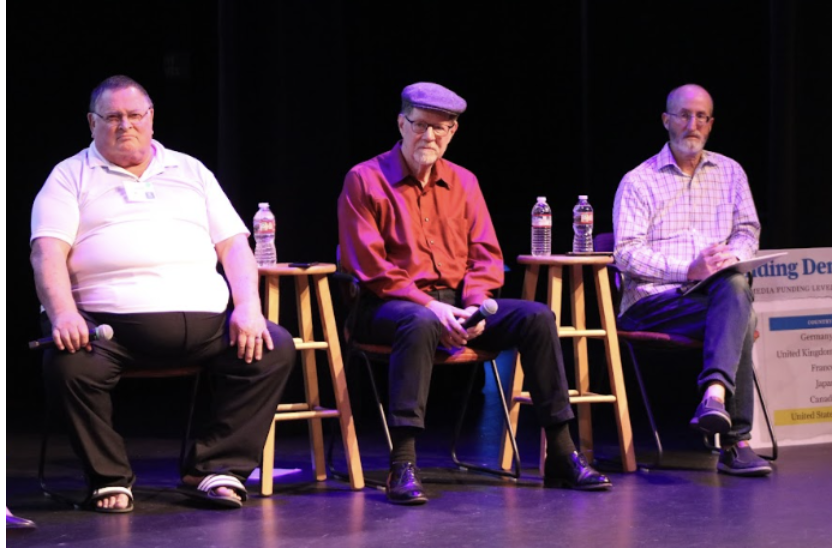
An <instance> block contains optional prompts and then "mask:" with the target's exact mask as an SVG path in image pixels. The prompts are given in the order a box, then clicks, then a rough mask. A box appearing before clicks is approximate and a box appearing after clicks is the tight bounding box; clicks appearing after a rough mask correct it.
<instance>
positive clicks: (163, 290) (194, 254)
mask: <svg viewBox="0 0 832 548" xmlns="http://www.w3.org/2000/svg"><path fill="white" fill-rule="evenodd" d="M152 145H153V148H154V157H153V159H152V160H151V162H150V165H148V167H147V169H146V170H145V172H144V173H143V174H142V176H141V177H136V176H135V175H133V174H132V173H130V172H128V171H127V170H125V169H122V168H120V167H118V166H116V165H114V164H111V163H110V162H108V161H107V160H105V159H104V158H103V157H102V156H101V154H100V153H99V152H98V151H97V150H96V148H95V143H92V144H91V145H90V146H89V148H87V149H85V150H82V151H81V152H79V153H78V154H76V155H75V156H72V157H71V158H68V159H66V160H64V161H63V162H61V163H59V164H58V165H57V166H55V168H54V169H53V170H52V173H51V174H50V175H49V177H48V178H47V180H46V182H45V183H44V185H43V188H41V190H40V192H39V193H38V195H37V197H36V198H35V202H34V205H33V208H32V235H31V238H30V243H31V242H33V241H34V240H35V239H36V238H40V237H51V238H57V239H59V240H63V241H65V242H67V243H68V244H70V245H71V246H72V250H71V251H70V255H69V260H68V267H69V275H70V280H71V283H72V294H73V297H74V298H75V302H76V303H77V305H78V308H80V309H82V310H87V311H90V312H112V313H122V314H123V313H138V312H171V311H183V312H184V311H202V312H222V311H224V310H225V309H226V307H227V305H228V298H229V291H228V286H227V284H226V282H225V280H224V278H223V277H222V276H221V275H220V274H219V273H218V272H217V261H218V259H217V254H216V250H215V249H214V244H216V243H218V242H221V241H222V240H225V239H227V238H230V237H232V236H235V235H237V234H246V236H248V235H249V231H248V229H247V228H246V225H245V223H243V221H242V219H240V216H239V215H238V214H237V212H236V211H235V210H234V208H233V206H232V205H231V202H230V201H229V200H228V197H227V196H226V195H225V193H224V192H223V190H222V188H221V187H220V185H219V183H218V182H217V179H216V178H215V177H214V175H213V173H211V171H209V170H208V169H207V168H206V167H205V166H204V165H203V164H202V163H201V162H200V161H198V160H196V159H195V158H193V157H191V156H188V155H186V154H182V153H179V152H175V151H172V150H167V149H165V148H164V147H163V146H162V145H161V144H160V143H159V142H158V141H155V140H154V141H153V142H152Z"/></svg>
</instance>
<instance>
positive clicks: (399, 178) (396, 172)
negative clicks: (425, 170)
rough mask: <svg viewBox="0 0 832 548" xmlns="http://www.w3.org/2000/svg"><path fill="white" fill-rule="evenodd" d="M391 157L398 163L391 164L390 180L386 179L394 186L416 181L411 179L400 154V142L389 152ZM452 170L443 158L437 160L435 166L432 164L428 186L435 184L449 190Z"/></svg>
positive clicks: (402, 154) (407, 167) (408, 168)
mask: <svg viewBox="0 0 832 548" xmlns="http://www.w3.org/2000/svg"><path fill="white" fill-rule="evenodd" d="M390 152H391V153H392V156H393V157H394V158H396V159H398V162H395V161H394V162H391V163H392V164H393V165H391V166H390V167H391V168H392V169H391V171H390V178H389V179H388V180H389V181H391V182H392V183H393V184H394V185H397V184H400V183H404V182H405V181H406V180H408V178H410V180H413V181H415V180H416V179H415V178H413V177H411V173H410V167H409V166H408V165H407V162H406V161H405V159H404V153H402V142H401V141H398V142H397V143H396V145H395V146H394V147H393V150H391V151H390ZM452 174H453V170H452V169H451V168H450V166H448V163H447V162H446V161H445V159H444V158H440V159H439V160H437V162H436V163H435V164H433V169H432V170H431V172H430V180H429V181H428V184H431V183H435V184H437V185H442V186H445V187H448V188H450V186H451V184H450V181H451V180H452Z"/></svg>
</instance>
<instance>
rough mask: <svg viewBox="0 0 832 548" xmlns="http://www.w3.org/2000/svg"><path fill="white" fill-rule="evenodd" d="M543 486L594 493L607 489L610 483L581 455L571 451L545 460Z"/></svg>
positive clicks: (610, 485)
mask: <svg viewBox="0 0 832 548" xmlns="http://www.w3.org/2000/svg"><path fill="white" fill-rule="evenodd" d="M543 486H544V487H566V488H568V489H578V490H581V491H594V490H599V489H609V488H610V487H612V482H611V481H610V480H609V478H608V477H607V476H605V475H603V474H601V473H600V472H598V471H597V470H595V469H594V468H593V467H592V466H590V465H589V462H587V460H586V457H585V456H584V455H583V453H578V452H577V451H572V453H570V454H568V455H564V456H561V457H554V458H552V457H547V458H546V466H545V476H544V478H543Z"/></svg>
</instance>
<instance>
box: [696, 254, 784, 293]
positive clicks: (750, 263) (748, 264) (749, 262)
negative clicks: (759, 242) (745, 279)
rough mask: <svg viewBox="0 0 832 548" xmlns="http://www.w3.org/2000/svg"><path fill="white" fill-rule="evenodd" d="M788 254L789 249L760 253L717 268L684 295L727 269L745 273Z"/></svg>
mask: <svg viewBox="0 0 832 548" xmlns="http://www.w3.org/2000/svg"><path fill="white" fill-rule="evenodd" d="M788 254H789V252H788V251H781V252H780V253H770V254H768V255H760V256H759V257H752V258H750V259H746V260H744V261H740V262H738V263H734V264H732V265H731V266H726V267H725V268H721V269H719V270H717V271H716V272H714V273H713V274H711V275H710V276H708V277H707V278H705V279H704V280H699V281H698V282H696V283H695V284H694V285H692V286H690V287H689V288H687V289H685V290H684V291H683V292H682V295H683V296H684V295H687V294H688V293H690V292H691V291H695V290H696V288H698V287H699V286H701V285H702V284H705V283H707V282H708V281H709V280H710V279H711V278H713V277H714V276H716V275H718V274H721V273H723V272H725V271H726V270H735V271H737V272H740V273H743V274H745V273H747V272H751V271H752V270H754V269H755V268H757V267H758V266H760V265H764V264H766V263H767V262H770V261H773V260H774V259H776V258H777V257H782V256H783V255H788Z"/></svg>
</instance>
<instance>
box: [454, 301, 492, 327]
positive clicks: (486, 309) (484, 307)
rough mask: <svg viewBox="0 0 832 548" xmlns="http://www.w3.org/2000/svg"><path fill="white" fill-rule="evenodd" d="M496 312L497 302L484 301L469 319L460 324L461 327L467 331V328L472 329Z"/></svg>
mask: <svg viewBox="0 0 832 548" xmlns="http://www.w3.org/2000/svg"><path fill="white" fill-rule="evenodd" d="M495 312H497V301H495V300H493V299H486V300H484V301H483V302H482V304H481V305H480V307H479V308H478V309H477V311H476V312H474V313H473V314H471V317H470V318H468V319H467V320H465V322H464V323H463V324H462V327H464V328H465V329H468V328H469V327H474V326H475V325H477V324H478V323H480V322H481V321H482V320H484V319H486V318H487V317H489V316H490V315H492V314H494V313H495Z"/></svg>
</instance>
